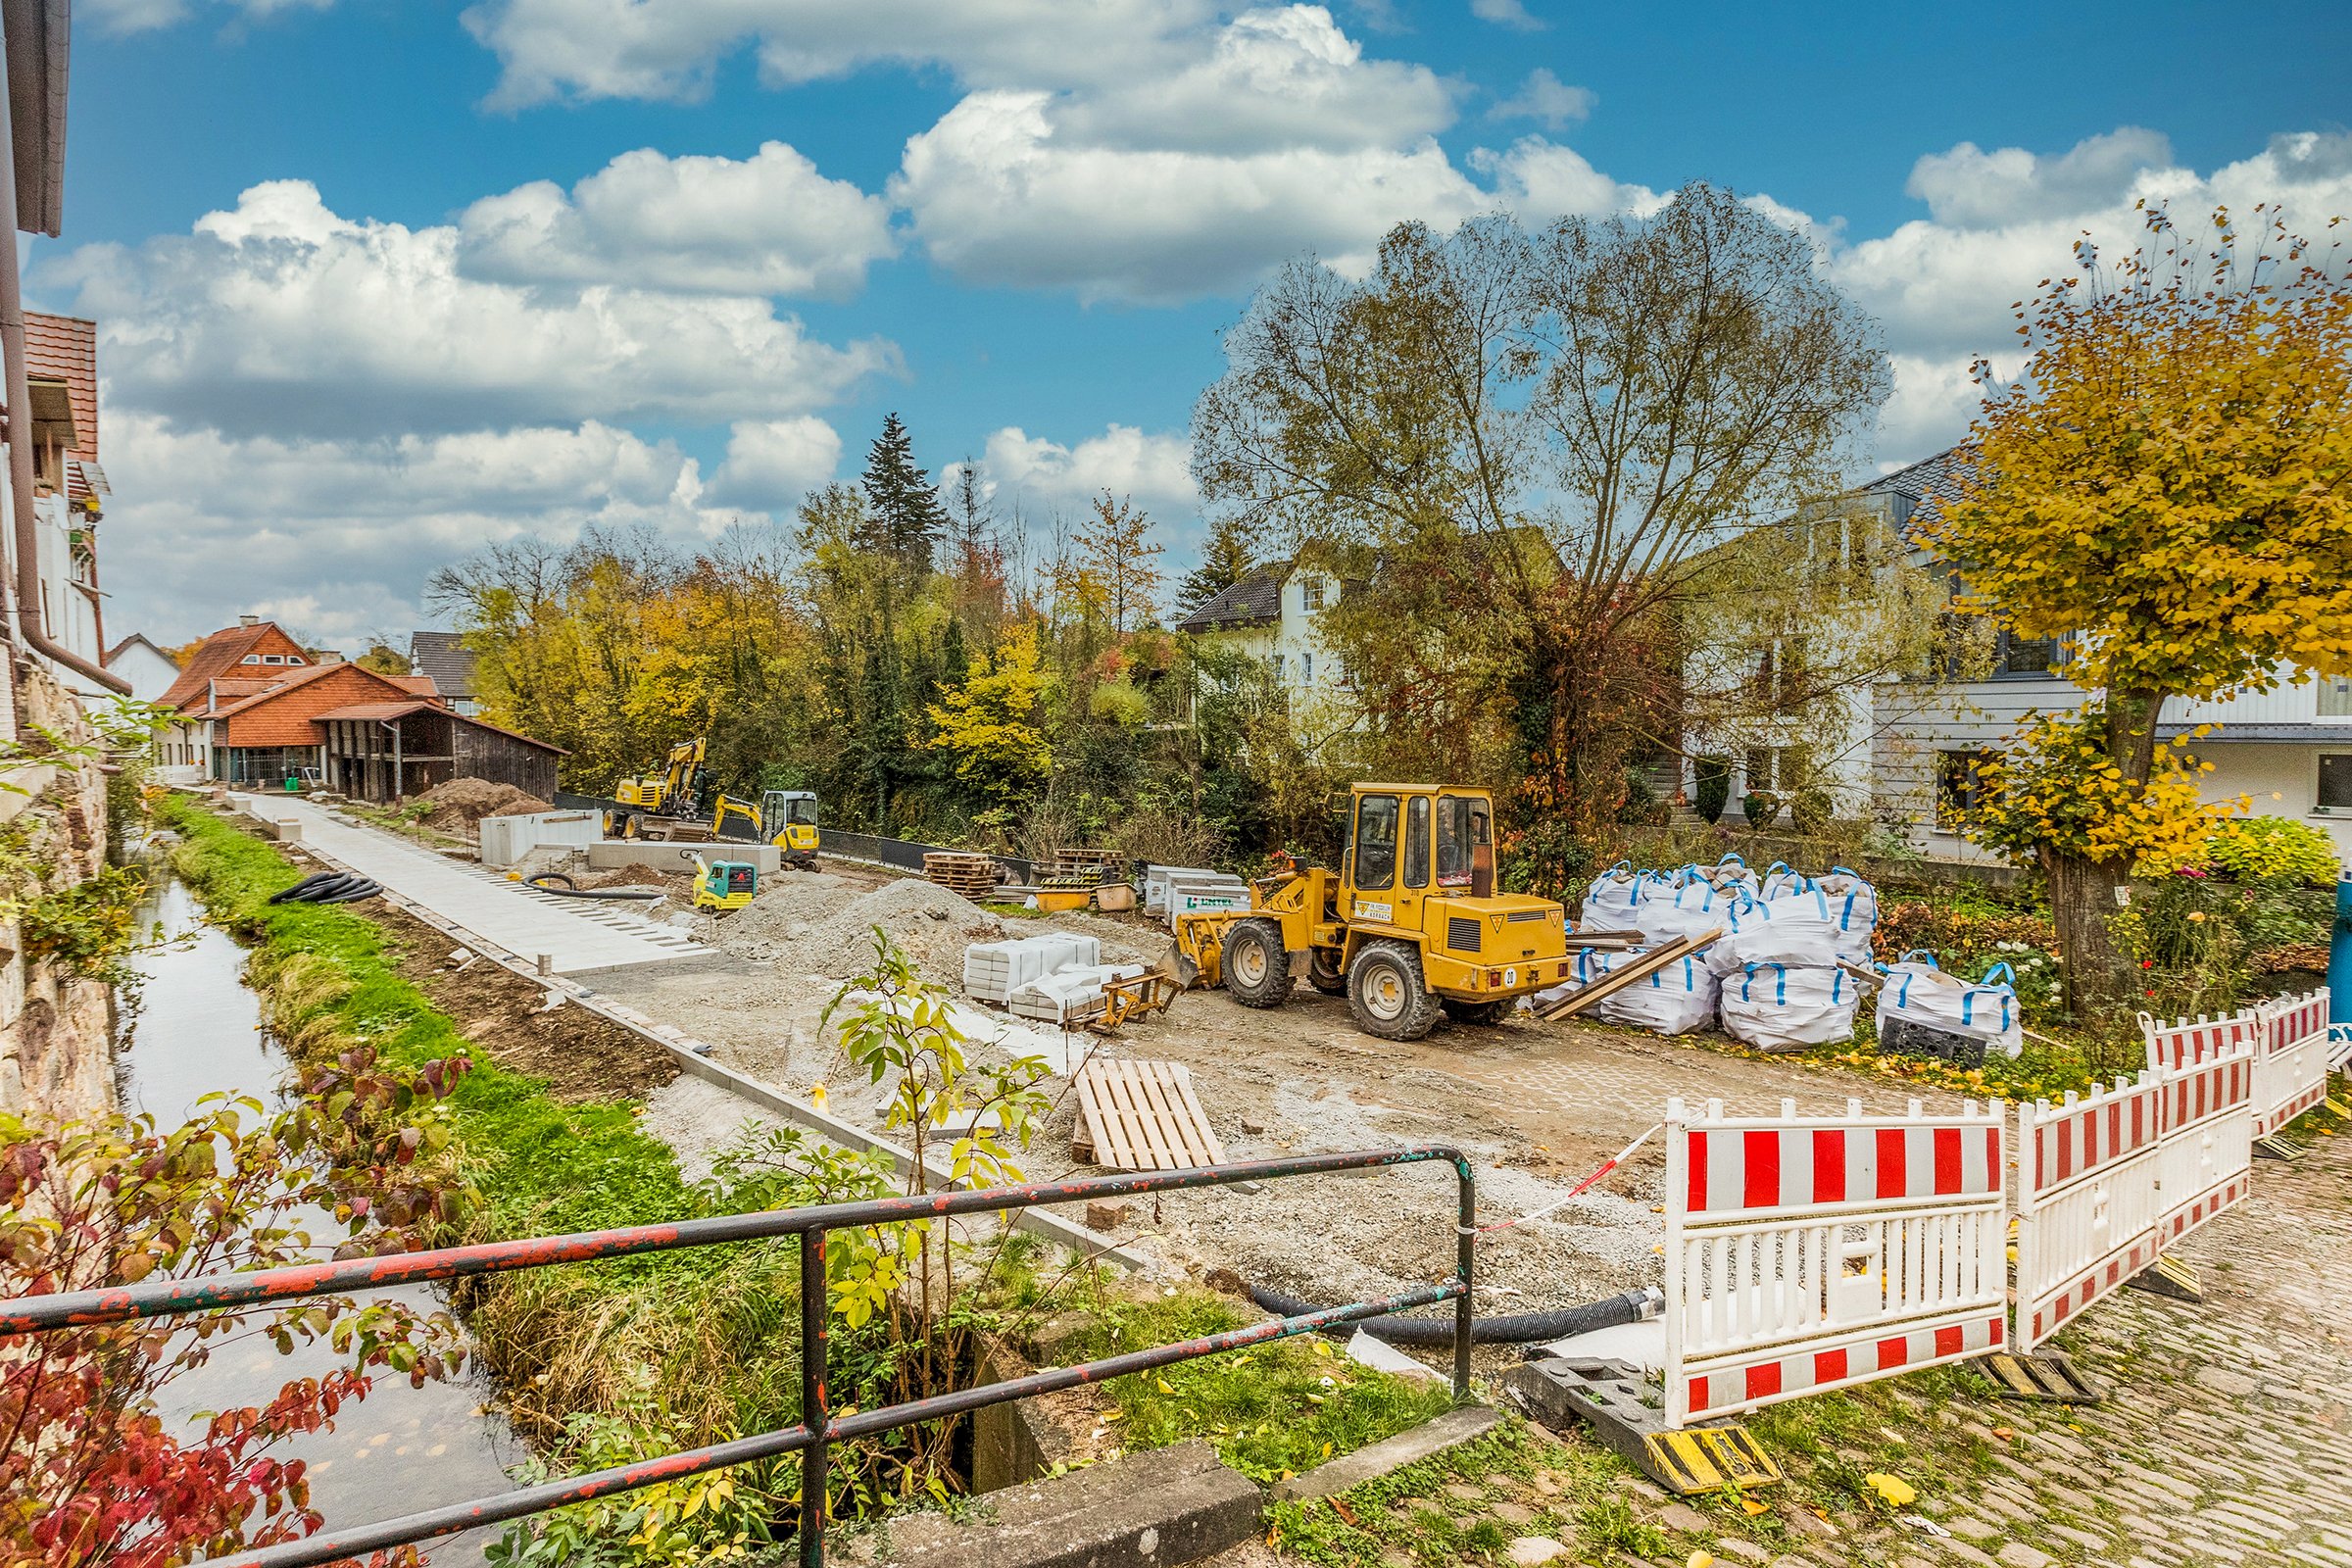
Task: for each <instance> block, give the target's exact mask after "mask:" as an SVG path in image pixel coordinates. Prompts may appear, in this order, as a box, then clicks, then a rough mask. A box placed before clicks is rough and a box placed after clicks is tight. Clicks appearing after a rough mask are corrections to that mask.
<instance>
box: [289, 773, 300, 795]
mask: <svg viewBox="0 0 2352 1568" xmlns="http://www.w3.org/2000/svg"><path fill="white" fill-rule="evenodd" d="M301 790H302V779H301V778H300V777H299V776H298V775H296V774H293V773H288V774H287V775H286V793H287V794H288V795H295V794H299V793H300V792H301Z"/></svg>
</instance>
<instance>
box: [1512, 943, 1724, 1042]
mask: <svg viewBox="0 0 2352 1568" xmlns="http://www.w3.org/2000/svg"><path fill="white" fill-rule="evenodd" d="M1722 937H1723V927H1721V926H1717V927H1716V928H1715V929H1714V930H1712V931H1709V932H1707V933H1706V934H1705V935H1703V936H1697V937H1691V936H1680V937H1676V938H1675V939H1674V940H1673V941H1672V942H1669V943H1667V944H1665V945H1664V946H1663V947H1658V948H1653V949H1651V950H1650V951H1649V952H1647V953H1644V954H1642V956H1640V957H1638V958H1636V959H1635V960H1634V961H1633V962H1631V963H1629V964H1627V965H1625V966H1624V967H1623V968H1620V969H1611V970H1610V971H1609V972H1608V973H1607V974H1604V975H1602V976H1601V977H1600V978H1599V979H1597V980H1595V981H1593V983H1592V984H1591V985H1589V986H1587V987H1585V988H1584V989H1583V990H1582V991H1579V992H1577V993H1576V994H1575V995H1574V996H1572V997H1564V998H1562V999H1561V1000H1560V1001H1558V1002H1556V1003H1554V1004H1552V1005H1551V1006H1550V1008H1549V1009H1547V1010H1546V1011H1545V1012H1544V1022H1545V1023H1556V1022H1558V1021H1559V1020H1560V1019H1562V1018H1573V1017H1575V1016H1576V1015H1577V1014H1578V1013H1580V1012H1582V1011H1584V1010H1585V1009H1586V1008H1587V1007H1589V1006H1591V1005H1593V1003H1595V1002H1598V1001H1600V1000H1601V999H1602V998H1603V997H1608V996H1612V995H1614V994H1615V993H1617V992H1620V991H1623V990H1624V989H1625V988H1626V987H1627V986H1630V985H1632V984H1633V983H1634V982H1635V981H1637V980H1646V979H1648V978H1649V977H1650V976H1651V975H1653V974H1656V973H1657V972H1658V971H1659V970H1660V969H1663V968H1665V967H1666V966H1667V965H1668V964H1670V963H1672V962H1674V960H1675V959H1677V958H1687V957H1689V956H1691V954H1692V953H1694V952H1696V951H1697V950H1698V949H1700V948H1703V947H1705V946H1706V945H1707V944H1708V943H1710V942H1716V941H1720V940H1721V939H1722Z"/></svg>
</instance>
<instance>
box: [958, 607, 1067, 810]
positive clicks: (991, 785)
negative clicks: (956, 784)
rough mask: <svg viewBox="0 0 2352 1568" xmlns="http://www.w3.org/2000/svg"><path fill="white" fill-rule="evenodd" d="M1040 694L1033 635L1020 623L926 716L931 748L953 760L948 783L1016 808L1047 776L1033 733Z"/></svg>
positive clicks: (1048, 752)
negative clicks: (953, 777) (952, 773)
mask: <svg viewBox="0 0 2352 1568" xmlns="http://www.w3.org/2000/svg"><path fill="white" fill-rule="evenodd" d="M1045 693H1046V680H1045V678H1044V676H1043V675H1041V674H1040V673H1039V670H1038V645H1037V627H1036V626H1035V625H1034V624H1031V623H1028V622H1023V623H1022V624H1021V625H1019V626H1016V627H1014V628H1012V629H1011V630H1010V631H1008V632H1007V633H1006V634H1005V640H1004V641H1003V642H1002V643H1000V644H999V645H998V646H997V651H996V653H995V654H994V655H993V656H991V655H988V654H979V655H975V656H974V657H973V659H972V662H971V666H970V668H969V670H968V671H967V672H966V674H965V676H964V679H963V681H962V682H961V684H959V685H956V686H953V687H951V688H949V689H948V691H947V692H946V693H945V694H944V695H943V696H942V698H941V700H940V702H939V703H938V704H937V705H936V706H934V707H933V708H932V710H931V714H930V716H931V722H932V725H933V726H934V728H935V730H936V732H937V733H935V734H934V735H933V736H932V738H931V745H932V746H933V747H935V748H937V749H938V750H940V751H942V752H945V753H947V754H949V755H950V756H951V757H953V758H954V759H955V762H956V777H957V778H959V779H961V780H963V781H964V783H965V784H967V785H969V786H970V787H971V788H972V789H973V790H974V791H975V792H976V793H977V794H979V795H980V796H981V797H982V798H983V799H985V800H986V801H987V802H988V803H989V805H990V806H992V807H995V808H1000V809H1002V808H1006V807H1011V806H1015V805H1018V804H1019V803H1020V802H1021V801H1022V800H1024V799H1026V798H1027V797H1028V796H1029V795H1030V794H1031V793H1032V792H1033V791H1035V790H1036V788H1037V787H1038V786H1039V785H1041V784H1043V783H1044V782H1045V780H1046V778H1047V777H1048V776H1049V775H1050V774H1051V773H1052V772H1053V770H1054V749H1053V746H1052V745H1051V744H1050V743H1049V742H1048V741H1047V739H1046V733H1045V730H1044V729H1043V728H1042V727H1041V725H1040V720H1041V718H1042V716H1043V715H1042V712H1041V709H1042V707H1043V703H1044V698H1045Z"/></svg>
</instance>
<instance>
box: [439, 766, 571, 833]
mask: <svg viewBox="0 0 2352 1568" xmlns="http://www.w3.org/2000/svg"><path fill="white" fill-rule="evenodd" d="M414 799H415V800H416V801H417V802H421V803H422V804H424V805H426V806H429V807H431V808H432V812H431V814H430V815H428V816H426V817H425V819H424V825H425V826H426V827H430V828H438V829H439V830H441V831H442V832H445V833H451V832H460V831H463V830H464V829H466V828H470V827H476V826H478V825H480V823H481V820H482V818H483V817H485V816H530V815H533V814H534V813H536V812H540V811H552V810H554V809H555V808H554V807H552V806H550V805H548V803H547V802H545V801H543V800H541V799H539V798H538V797H537V796H535V795H525V794H524V793H523V792H522V791H520V790H518V789H516V788H515V786H514V785H512V784H493V783H491V782H490V781H489V780H488V779H486V778H453V779H451V780H450V781H449V782H448V783H446V784H436V785H434V786H433V787H432V788H431V789H429V790H426V791H425V792H424V793H423V794H422V795H418V796H416V797H414Z"/></svg>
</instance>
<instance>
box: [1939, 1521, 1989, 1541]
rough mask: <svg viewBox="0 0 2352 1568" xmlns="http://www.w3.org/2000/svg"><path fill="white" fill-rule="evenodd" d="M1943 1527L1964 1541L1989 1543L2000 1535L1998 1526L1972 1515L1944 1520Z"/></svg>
mask: <svg viewBox="0 0 2352 1568" xmlns="http://www.w3.org/2000/svg"><path fill="white" fill-rule="evenodd" d="M1943 1527H1944V1528H1945V1529H1946V1530H1949V1531H1950V1532H1951V1533H1952V1534H1953V1535H1955V1536H1958V1537H1960V1538H1961V1539H1962V1540H1964V1541H1990V1540H1991V1539H1992V1538H1993V1537H1995V1536H1997V1535H1999V1534H2000V1533H2001V1527H2000V1526H1999V1525H1996V1524H1994V1523H1992V1522H1991V1521H1989V1520H1985V1519H1979V1518H1977V1517H1976V1516H1975V1515H1973V1514H1962V1515H1961V1516H1960V1517H1958V1518H1957V1519H1946V1520H1945V1521H1944V1522H1943Z"/></svg>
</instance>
